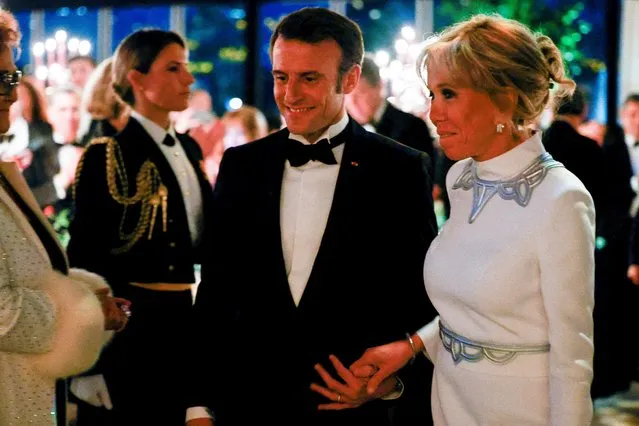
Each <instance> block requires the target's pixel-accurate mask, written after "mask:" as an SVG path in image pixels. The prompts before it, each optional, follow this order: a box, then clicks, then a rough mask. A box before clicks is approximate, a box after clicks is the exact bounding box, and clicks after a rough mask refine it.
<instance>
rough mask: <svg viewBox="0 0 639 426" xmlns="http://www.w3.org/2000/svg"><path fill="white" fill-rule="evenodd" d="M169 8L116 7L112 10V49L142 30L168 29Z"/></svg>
mask: <svg viewBox="0 0 639 426" xmlns="http://www.w3.org/2000/svg"><path fill="white" fill-rule="evenodd" d="M169 11H170V7H169V6H154V7H118V8H114V9H113V49H114V50H115V48H116V47H117V46H118V44H120V42H121V41H122V40H124V38H125V37H126V36H128V35H129V34H131V33H132V32H134V31H137V30H139V29H142V28H158V29H160V30H168V29H169V28H170V25H171V24H170V22H171V21H170V13H169Z"/></svg>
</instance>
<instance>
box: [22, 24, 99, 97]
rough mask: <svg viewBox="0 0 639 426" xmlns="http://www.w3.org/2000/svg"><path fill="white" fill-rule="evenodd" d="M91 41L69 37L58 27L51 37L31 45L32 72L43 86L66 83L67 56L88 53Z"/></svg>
mask: <svg viewBox="0 0 639 426" xmlns="http://www.w3.org/2000/svg"><path fill="white" fill-rule="evenodd" d="M91 49H92V46H91V42H90V41H89V40H80V39H78V38H77V37H69V33H68V32H67V31H66V30H64V29H59V30H57V31H56V32H55V34H54V36H53V37H48V38H46V39H45V40H44V41H41V40H38V41H35V42H34V43H33V44H32V45H31V52H32V53H33V58H34V64H33V65H34V67H33V69H34V74H35V77H36V79H37V80H39V81H40V82H41V83H42V85H43V86H45V87H47V86H48V87H51V86H57V85H61V84H66V83H68V81H69V70H68V67H67V64H68V60H69V58H72V57H74V56H77V55H89V54H90V53H91Z"/></svg>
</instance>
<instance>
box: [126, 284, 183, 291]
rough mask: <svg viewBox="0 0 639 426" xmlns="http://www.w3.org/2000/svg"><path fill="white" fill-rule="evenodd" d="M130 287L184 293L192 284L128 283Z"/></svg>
mask: <svg viewBox="0 0 639 426" xmlns="http://www.w3.org/2000/svg"><path fill="white" fill-rule="evenodd" d="M129 284H131V285H132V286H135V287H140V288H145V289H147V290H155V291H185V290H191V288H192V286H193V284H186V283H129Z"/></svg>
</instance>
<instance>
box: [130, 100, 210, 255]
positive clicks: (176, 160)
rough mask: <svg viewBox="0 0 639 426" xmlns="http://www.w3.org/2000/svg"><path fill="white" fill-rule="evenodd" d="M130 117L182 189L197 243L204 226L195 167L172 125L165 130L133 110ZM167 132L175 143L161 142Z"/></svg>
mask: <svg viewBox="0 0 639 426" xmlns="http://www.w3.org/2000/svg"><path fill="white" fill-rule="evenodd" d="M131 117H132V118H135V119H136V120H137V121H138V122H139V123H140V125H142V127H143V128H144V130H146V132H147V133H148V134H149V136H151V139H153V140H154V141H155V143H156V144H157V145H158V146H159V147H160V150H162V153H163V154H164V156H165V157H166V160H167V161H168V163H169V165H170V166H171V169H172V170H173V173H174V174H175V177H176V178H177V181H178V185H179V186H180V191H182V198H183V199H184V207H185V208H186V218H187V221H188V224H189V231H190V233H191V241H192V242H193V245H194V246H196V245H198V244H199V242H200V239H201V236H202V235H201V234H202V228H203V226H204V212H203V211H202V188H200V183H199V181H198V179H197V175H196V174H195V169H193V165H192V164H191V162H190V161H189V159H188V157H187V156H186V152H184V148H182V145H181V144H180V143H179V141H178V138H177V135H176V134H175V129H174V128H173V126H170V127H169V129H168V130H165V129H163V128H162V127H161V126H159V125H158V124H157V123H154V122H153V121H151V120H149V119H148V118H146V117H144V116H143V115H142V114H140V113H139V112H137V111H135V110H132V111H131ZM167 134H169V135H170V136H171V137H173V139H175V145H173V146H168V145H164V144H163V143H162V141H163V140H164V138H165V137H166V135H167Z"/></svg>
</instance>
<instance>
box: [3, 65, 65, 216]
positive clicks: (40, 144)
mask: <svg viewBox="0 0 639 426" xmlns="http://www.w3.org/2000/svg"><path fill="white" fill-rule="evenodd" d="M17 93H18V101H17V102H16V103H14V104H13V105H12V106H11V110H10V115H11V127H10V128H9V131H8V132H7V134H8V135H10V137H11V138H12V144H13V145H14V146H17V149H19V150H20V151H21V153H22V154H21V155H18V156H17V157H18V160H19V163H20V164H21V168H22V173H23V175H24V178H25V180H26V181H27V184H28V185H29V188H31V191H33V195H34V196H35V198H36V200H37V201H38V204H39V205H40V207H41V208H44V207H45V206H48V205H52V204H54V203H55V202H56V201H57V199H58V196H57V193H56V189H55V185H54V176H55V175H56V173H58V171H59V169H60V166H59V161H58V155H57V154H58V150H57V147H56V145H55V143H54V142H53V129H52V127H51V125H50V124H49V121H48V117H47V107H46V101H45V97H44V95H43V93H42V91H41V90H40V88H39V86H38V85H37V83H36V82H35V81H34V80H33V79H32V78H30V77H24V78H23V79H22V80H21V82H20V84H19V85H18V88H17ZM20 160H28V161H20Z"/></svg>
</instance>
